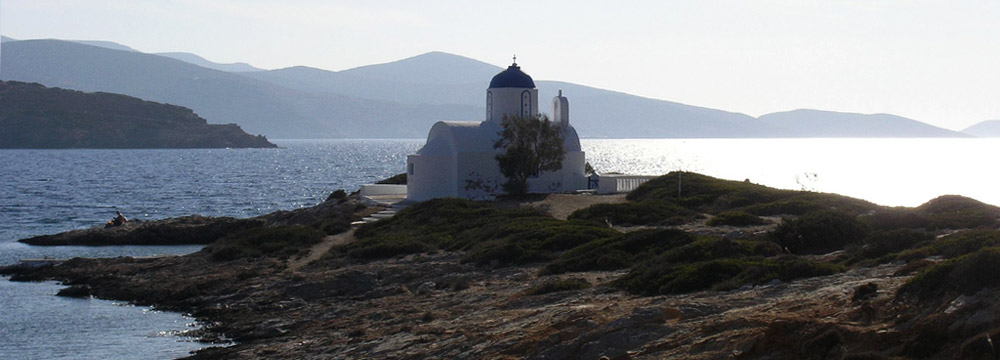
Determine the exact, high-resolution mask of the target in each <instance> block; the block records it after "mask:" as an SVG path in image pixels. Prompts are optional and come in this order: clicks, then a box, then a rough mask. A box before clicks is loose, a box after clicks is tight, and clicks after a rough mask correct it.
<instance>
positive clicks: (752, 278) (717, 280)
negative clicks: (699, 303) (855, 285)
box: [615, 256, 843, 295]
mask: <svg viewBox="0 0 1000 360" xmlns="http://www.w3.org/2000/svg"><path fill="white" fill-rule="evenodd" d="M658 260H659V259H657V261H647V262H644V263H643V264H642V265H640V266H636V267H635V268H633V269H632V271H630V272H629V273H628V274H626V275H625V276H623V277H621V278H619V279H618V280H616V281H615V284H616V285H618V286H620V287H622V288H624V289H626V290H628V291H631V292H634V293H639V294H644V295H657V294H677V293H685V292H691V291H698V290H706V289H713V288H715V289H733V288H737V287H739V286H742V285H746V284H761V283H765V282H768V281H770V280H773V279H780V280H782V281H789V280H794V279H799V278H805V277H813V276H822V275H830V274H834V273H837V272H839V271H843V267H841V266H837V265H831V264H825V263H820V262H815V261H811V260H808V259H805V258H800V257H797V256H788V257H782V258H778V259H764V258H757V257H743V258H720V259H711V260H703V261H698V262H693V263H670V262H662V261H658Z"/></svg>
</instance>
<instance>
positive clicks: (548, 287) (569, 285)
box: [524, 278, 590, 296]
mask: <svg viewBox="0 0 1000 360" xmlns="http://www.w3.org/2000/svg"><path fill="white" fill-rule="evenodd" d="M589 287H590V282H589V281H587V279H582V278H569V279H562V280H553V281H547V282H545V283H542V284H541V285H538V286H534V287H531V288H529V289H528V290H525V292H524V293H525V295H529V296H533V295H543V294H548V293H554V292H559V291H570V290H582V289H586V288H589Z"/></svg>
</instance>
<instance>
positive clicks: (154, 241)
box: [18, 215, 266, 246]
mask: <svg viewBox="0 0 1000 360" xmlns="http://www.w3.org/2000/svg"><path fill="white" fill-rule="evenodd" d="M265 224H266V222H265V221H263V220H259V219H236V218H231V217H207V216H201V215H190V216H182V217H177V218H170V219H164V220H156V221H143V222H129V223H126V224H125V225H123V226H116V227H110V228H105V227H104V226H103V225H101V226H96V227H93V228H90V229H83V230H73V231H67V232H63V233H59V234H55V235H42V236H35V237H31V238H27V239H22V240H18V241H20V242H22V243H25V244H30V245H44V246H55V245H88V246H101V245H194V244H210V243H212V242H214V241H215V240H217V239H219V238H221V237H223V236H226V235H228V234H231V233H235V232H239V231H243V230H247V229H251V228H256V227H261V226H264V225H265Z"/></svg>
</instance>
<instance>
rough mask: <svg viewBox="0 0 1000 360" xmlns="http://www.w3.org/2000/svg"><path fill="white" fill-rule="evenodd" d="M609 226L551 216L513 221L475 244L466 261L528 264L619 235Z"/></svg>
mask: <svg viewBox="0 0 1000 360" xmlns="http://www.w3.org/2000/svg"><path fill="white" fill-rule="evenodd" d="M618 234H619V233H618V232H617V231H614V230H612V229H608V228H607V227H601V226H594V225H591V224H589V223H586V222H580V221H572V220H571V221H560V220H555V219H551V218H537V219H530V220H529V219H524V220H522V221H518V222H516V223H512V224H509V225H507V226H505V227H503V228H502V229H500V231H499V232H497V233H496V234H495V235H494V236H492V237H488V238H484V241H483V242H482V243H480V244H477V245H476V246H475V247H473V248H472V249H471V250H470V251H469V253H468V254H467V255H466V257H465V259H464V261H468V262H474V263H476V264H478V265H486V264H492V263H494V262H496V263H498V264H526V263H531V262H537V261H547V260H552V259H555V258H556V257H557V256H558V254H559V253H560V252H562V251H565V250H568V249H572V248H575V247H577V246H580V245H583V244H586V243H588V242H591V241H594V240H598V239H605V238H609V237H614V236H617V235H618Z"/></svg>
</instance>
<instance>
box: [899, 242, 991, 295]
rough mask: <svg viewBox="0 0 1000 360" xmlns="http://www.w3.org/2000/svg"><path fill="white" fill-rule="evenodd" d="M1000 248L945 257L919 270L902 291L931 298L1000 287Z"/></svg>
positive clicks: (967, 293) (900, 291)
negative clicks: (939, 261)
mask: <svg viewBox="0 0 1000 360" xmlns="http://www.w3.org/2000/svg"><path fill="white" fill-rule="evenodd" d="M998 268H1000V248H998V247H989V248H984V249H979V250H977V251H975V252H973V253H970V254H968V255H964V256H961V257H958V258H954V259H950V260H947V261H943V262H941V263H938V264H936V265H933V266H931V267H930V268H928V269H926V270H924V271H922V272H920V273H918V274H917V275H915V276H914V277H913V278H911V279H910V280H909V281H907V282H906V284H904V285H903V286H902V287H901V288H900V289H899V292H898V294H913V295H916V296H918V297H920V298H928V297H932V296H935V295H940V294H948V293H961V294H965V295H972V294H975V293H976V292H978V291H980V290H983V289H986V288H997V287H1000V276H997V275H996V269H998Z"/></svg>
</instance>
